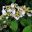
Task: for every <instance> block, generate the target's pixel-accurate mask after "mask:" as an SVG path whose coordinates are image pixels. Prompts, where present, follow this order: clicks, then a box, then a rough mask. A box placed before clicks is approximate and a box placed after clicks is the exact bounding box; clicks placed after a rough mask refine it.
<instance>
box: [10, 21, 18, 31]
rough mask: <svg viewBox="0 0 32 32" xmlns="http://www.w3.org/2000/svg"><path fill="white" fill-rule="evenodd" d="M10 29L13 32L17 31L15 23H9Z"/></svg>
mask: <svg viewBox="0 0 32 32" xmlns="http://www.w3.org/2000/svg"><path fill="white" fill-rule="evenodd" d="M10 28H11V29H12V30H14V31H16V30H17V29H18V24H17V22H16V21H11V24H10Z"/></svg>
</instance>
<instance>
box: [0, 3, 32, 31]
mask: <svg viewBox="0 0 32 32" xmlns="http://www.w3.org/2000/svg"><path fill="white" fill-rule="evenodd" d="M25 14H26V15H27V17H26V16H25ZM25 17H26V18H25ZM18 22H20V23H21V25H23V26H30V25H32V10H30V7H26V6H25V5H24V6H18V4H16V3H12V4H11V5H6V6H2V15H1V16H0V28H1V29H0V30H2V29H3V28H6V27H7V25H8V26H9V27H10V28H11V29H12V30H13V31H17V30H18Z"/></svg>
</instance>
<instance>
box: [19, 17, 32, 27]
mask: <svg viewBox="0 0 32 32" xmlns="http://www.w3.org/2000/svg"><path fill="white" fill-rule="evenodd" d="M19 21H20V23H21V25H23V26H27V25H31V24H32V17H28V18H27V19H25V18H21V19H19Z"/></svg>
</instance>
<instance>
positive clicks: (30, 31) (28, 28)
mask: <svg viewBox="0 0 32 32" xmlns="http://www.w3.org/2000/svg"><path fill="white" fill-rule="evenodd" d="M31 28H32V25H31V26H27V27H25V28H24V29H23V32H32V29H31Z"/></svg>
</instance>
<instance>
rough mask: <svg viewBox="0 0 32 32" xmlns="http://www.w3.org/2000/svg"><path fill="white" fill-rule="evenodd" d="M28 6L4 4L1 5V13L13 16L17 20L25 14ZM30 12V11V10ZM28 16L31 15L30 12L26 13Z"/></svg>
mask: <svg viewBox="0 0 32 32" xmlns="http://www.w3.org/2000/svg"><path fill="white" fill-rule="evenodd" d="M28 9H29V8H26V6H25V5H24V6H18V4H16V3H15V4H14V3H12V4H11V5H6V6H3V7H2V15H8V16H12V17H14V18H15V19H16V20H18V19H19V18H20V17H23V16H25V13H26V12H27V11H28ZM31 13H32V12H31ZM27 15H28V16H32V14H28V13H27Z"/></svg>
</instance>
